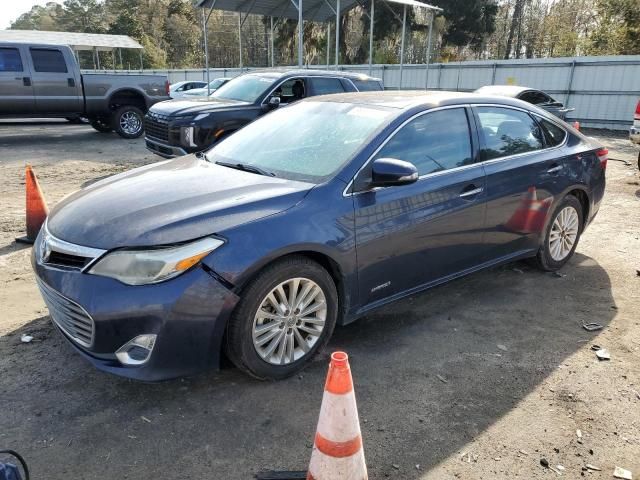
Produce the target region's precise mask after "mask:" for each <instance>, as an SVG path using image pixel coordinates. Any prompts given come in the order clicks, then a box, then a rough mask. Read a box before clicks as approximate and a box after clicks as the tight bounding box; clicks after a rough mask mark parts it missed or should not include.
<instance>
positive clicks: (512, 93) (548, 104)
mask: <svg viewBox="0 0 640 480" xmlns="http://www.w3.org/2000/svg"><path fill="white" fill-rule="evenodd" d="M476 93H480V94H482V95H500V96H504V97H511V98H517V99H519V100H522V101H523V102H527V103H530V104H532V105H536V106H538V107H540V108H542V109H544V110H546V111H547V112H549V113H551V114H553V115H555V116H556V117H558V118H560V119H562V120H565V119H566V117H567V113H569V112H573V111H574V110H575V109H574V108H566V107H565V106H564V105H563V104H562V102H558V101H557V100H554V99H553V98H551V97H550V96H549V95H547V94H546V93H544V92H543V91H542V90H535V89H533V88H528V87H519V86H516V85H487V86H485V87H480V88H479V89H477V90H476Z"/></svg>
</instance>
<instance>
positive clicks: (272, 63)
mask: <svg viewBox="0 0 640 480" xmlns="http://www.w3.org/2000/svg"><path fill="white" fill-rule="evenodd" d="M269 18H270V19H271V38H270V39H269V43H270V44H271V68H273V67H274V61H273V59H274V54H273V17H269Z"/></svg>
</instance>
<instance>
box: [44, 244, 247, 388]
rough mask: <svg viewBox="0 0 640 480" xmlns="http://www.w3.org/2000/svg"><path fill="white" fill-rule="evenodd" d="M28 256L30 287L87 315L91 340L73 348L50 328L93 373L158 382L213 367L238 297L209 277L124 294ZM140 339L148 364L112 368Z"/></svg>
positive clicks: (192, 275)
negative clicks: (149, 343)
mask: <svg viewBox="0 0 640 480" xmlns="http://www.w3.org/2000/svg"><path fill="white" fill-rule="evenodd" d="M35 250H36V249H35V248H34V253H33V254H32V265H33V268H34V271H35V273H36V276H37V278H38V281H39V282H41V283H43V284H44V285H45V286H46V287H45V288H48V289H49V290H48V291H49V292H50V291H51V290H53V291H55V292H57V293H58V294H59V295H60V297H59V298H62V299H63V300H65V299H66V300H68V301H71V302H73V303H75V304H76V305H77V306H79V307H81V308H82V309H83V310H84V311H85V312H86V313H87V314H88V316H89V317H90V319H92V321H93V328H94V334H93V340H92V341H91V342H80V343H85V345H81V344H80V343H79V342H78V341H76V340H74V339H73V338H72V336H71V335H69V330H66V331H65V328H64V326H65V325H64V324H63V323H61V322H59V321H55V320H54V325H56V327H58V329H59V330H60V331H61V332H62V333H63V335H64V336H65V338H67V340H69V342H70V343H71V344H72V345H73V346H74V347H75V348H76V350H77V351H79V352H80V353H81V354H82V355H83V356H84V357H85V358H86V359H87V360H89V361H90V362H91V363H92V364H93V365H94V366H96V367H97V368H98V369H100V370H104V371H107V372H110V373H113V374H116V375H120V376H124V377H128V378H133V379H136V380H143V381H158V380H166V379H170V378H175V377H180V376H185V375H191V374H195V373H198V372H200V371H203V370H206V369H209V368H216V367H219V365H220V363H219V362H220V358H221V355H222V339H223V336H224V330H225V327H226V322H227V320H228V318H229V316H230V314H231V312H232V310H233V308H234V307H235V305H236V303H237V301H238V297H237V296H236V295H235V294H234V293H233V292H231V291H230V290H229V289H228V288H226V287H225V286H224V285H223V284H222V283H221V282H220V281H218V280H217V279H216V278H215V274H213V273H210V272H208V271H206V270H205V269H204V268H202V267H196V268H194V269H192V270H190V271H188V272H186V273H185V274H183V275H180V276H179V277H176V278H174V279H172V280H169V281H166V282H163V283H158V284H154V285H144V286H130V285H125V284H123V283H120V282H118V281H117V280H114V279H111V278H107V277H101V276H97V275H90V274H86V273H82V272H80V271H78V270H64V269H58V268H53V267H51V266H48V265H42V264H40V263H39V262H38V261H37V260H36V258H35V257H36V254H35ZM41 288H42V287H41ZM50 301H51V299H49V300H48V302H47V303H48V305H49V306H50ZM51 309H52V308H51V306H50V310H51ZM61 327H62V328H61ZM145 334H155V335H157V339H156V342H155V346H154V347H153V351H152V353H151V355H150V357H149V359H148V361H147V362H146V363H144V364H142V365H139V366H126V365H123V364H122V363H120V362H119V361H118V359H117V358H116V356H115V352H116V351H117V350H118V349H119V348H120V347H121V346H123V345H124V344H125V343H127V342H129V341H130V340H131V339H132V338H134V337H137V336H139V335H145ZM87 343H90V345H87Z"/></svg>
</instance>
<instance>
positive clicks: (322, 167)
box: [206, 102, 392, 183]
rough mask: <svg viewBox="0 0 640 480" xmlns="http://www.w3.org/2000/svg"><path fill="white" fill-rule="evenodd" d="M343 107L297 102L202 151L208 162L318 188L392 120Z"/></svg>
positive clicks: (380, 111) (379, 111) (375, 110)
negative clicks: (237, 166) (242, 166)
mask: <svg viewBox="0 0 640 480" xmlns="http://www.w3.org/2000/svg"><path fill="white" fill-rule="evenodd" d="M391 114H392V113H391V110H389V109H385V108H380V107H373V106H363V105H353V104H348V103H331V102H301V103H297V104H294V105H291V106H288V107H286V108H281V109H278V110H275V111H274V112H272V113H270V114H268V115H265V116H264V117H262V118H260V119H258V120H256V121H255V122H253V123H251V124H249V125H247V126H246V127H244V128H243V129H241V130H239V131H238V132H236V133H234V134H233V135H231V136H230V137H229V138H227V139H226V140H224V141H223V142H221V143H219V144H218V145H216V146H214V147H213V148H212V149H211V150H209V151H208V152H207V155H206V157H207V160H209V161H211V162H225V163H233V164H238V163H242V164H245V165H248V166H253V167H257V168H259V169H261V170H264V171H266V172H269V173H272V174H275V175H276V176H277V177H283V178H287V179H290V180H299V181H304V182H311V183H320V182H322V181H324V180H325V179H327V178H329V177H330V176H332V175H333V174H335V173H336V172H337V171H338V169H339V168H341V167H342V166H343V165H344V164H345V163H347V162H348V161H349V160H350V159H351V158H352V157H353V155H354V154H355V153H357V152H358V151H359V150H360V149H361V148H362V147H363V146H364V145H365V144H366V142H367V140H368V139H369V138H370V137H371V136H372V134H373V133H374V132H375V131H376V130H378V129H379V128H380V127H382V126H383V125H384V124H385V122H386V121H387V119H388V118H389V117H390V116H391Z"/></svg>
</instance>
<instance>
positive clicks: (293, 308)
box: [227, 256, 338, 380]
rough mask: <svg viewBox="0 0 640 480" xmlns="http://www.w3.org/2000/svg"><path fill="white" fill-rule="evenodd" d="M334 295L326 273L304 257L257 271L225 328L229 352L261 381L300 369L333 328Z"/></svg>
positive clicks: (335, 309)
mask: <svg viewBox="0 0 640 480" xmlns="http://www.w3.org/2000/svg"><path fill="white" fill-rule="evenodd" d="M337 314H338V294H337V291H336V287H335V284H334V283H333V279H332V278H331V276H330V275H329V273H328V272H327V271H326V270H325V269H324V268H322V267H321V266H320V265H319V264H317V263H316V262H314V261H313V260H310V259H308V258H306V257H303V256H295V257H289V258H285V259H283V260H280V261H278V262H276V263H274V264H272V265H270V266H269V267H267V268H265V269H264V270H263V271H262V272H260V273H259V274H258V275H257V276H256V278H254V279H253V280H252V281H251V282H250V284H249V285H248V286H247V288H246V289H245V290H244V292H243V293H242V295H241V298H240V302H239V303H238V306H237V307H236V310H235V312H234V314H233V316H232V318H231V319H230V321H229V326H228V328H227V355H228V356H229V358H230V359H231V361H232V362H233V363H234V364H235V365H236V366H237V367H238V368H240V369H242V370H244V371H246V372H248V373H249V374H251V375H253V376H254V377H257V378H259V379H263V380H277V379H281V378H285V377H288V376H290V375H293V374H294V373H296V372H299V371H300V370H302V369H303V368H304V367H305V366H306V364H307V363H308V362H309V361H310V360H311V358H313V356H314V355H315V354H316V353H317V352H318V351H319V350H320V349H322V347H324V346H325V345H326V343H327V341H328V340H329V337H330V336H331V334H332V333H333V329H334V327H335V323H336V318H337Z"/></svg>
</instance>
